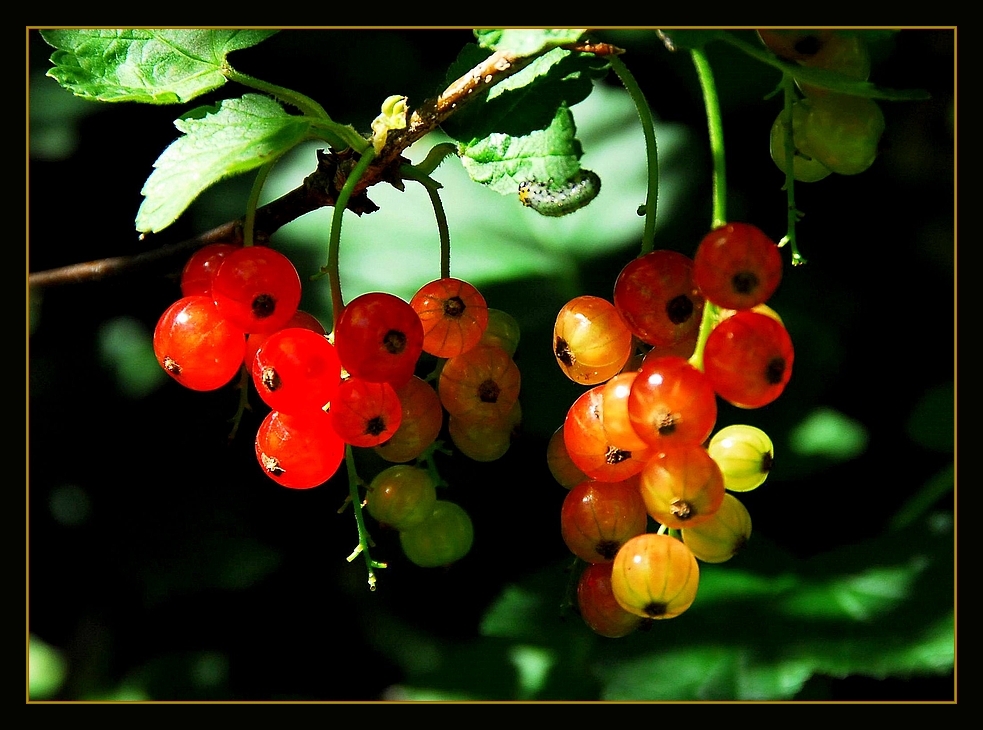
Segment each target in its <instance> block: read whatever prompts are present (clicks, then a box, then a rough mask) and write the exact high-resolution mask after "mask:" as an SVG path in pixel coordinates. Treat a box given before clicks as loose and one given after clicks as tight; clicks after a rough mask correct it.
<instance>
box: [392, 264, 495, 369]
mask: <svg viewBox="0 0 983 730" xmlns="http://www.w3.org/2000/svg"><path fill="white" fill-rule="evenodd" d="M410 306H411V307H413V309H414V310H416V313H417V314H418V315H419V316H420V322H422V323H423V350H424V352H428V353H430V354H431V355H434V356H436V357H454V356H455V355H460V354H461V353H462V352H467V351H468V350H470V349H471V348H472V347H474V346H475V345H477V344H478V341H479V340H480V339H481V336H482V334H483V333H484V331H485V328H486V327H487V326H488V305H487V304H486V303H485V298H484V297H483V296H481V293H480V292H479V291H478V290H477V289H475V288H474V287H473V286H472V285H471V284H469V283H467V282H466V281H461V280H460V279H454V278H451V277H447V278H444V279H436V280H435V281H431V282H429V283H428V284H424V285H423V286H422V287H421V288H420V289H419V290H418V291H417V293H416V294H414V295H413V298H412V299H411V300H410Z"/></svg>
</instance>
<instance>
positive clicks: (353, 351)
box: [335, 292, 423, 388]
mask: <svg viewBox="0 0 983 730" xmlns="http://www.w3.org/2000/svg"><path fill="white" fill-rule="evenodd" d="M335 346H336V347H337V348H338V357H340V358H341V365H342V367H344V368H345V370H347V371H348V372H349V373H351V374H352V375H354V376H356V377H359V378H362V379H364V380H368V381H371V382H373V383H382V382H386V383H389V384H391V385H392V386H393V387H394V388H399V387H402V386H403V385H405V384H406V383H407V382H408V381H409V379H410V378H411V377H413V371H414V369H415V368H416V363H417V360H419V359H420V354H421V353H422V352H423V324H422V323H421V322H420V317H419V316H418V315H417V313H416V312H415V311H414V309H413V307H411V306H410V305H409V303H408V302H405V301H403V300H402V299H400V298H399V297H397V296H395V295H393V294H387V293H386V292H369V293H368V294H362V295H361V296H358V297H355V298H354V299H352V300H351V301H350V302H349V303H348V304H347V305H346V306H345V309H344V311H343V312H342V314H341V317H340V318H339V319H338V326H337V328H336V329H335Z"/></svg>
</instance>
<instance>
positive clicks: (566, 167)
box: [461, 106, 583, 195]
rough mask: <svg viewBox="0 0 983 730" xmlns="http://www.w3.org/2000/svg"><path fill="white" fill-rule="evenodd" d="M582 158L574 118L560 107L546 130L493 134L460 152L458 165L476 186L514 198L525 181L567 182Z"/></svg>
mask: <svg viewBox="0 0 983 730" xmlns="http://www.w3.org/2000/svg"><path fill="white" fill-rule="evenodd" d="M581 155H583V149H582V148H581V146H580V142H579V141H578V140H577V126H576V124H575V123H574V120H573V114H571V113H570V110H569V109H568V108H567V107H565V106H562V107H560V108H559V109H557V110H556V116H555V117H554V118H553V122H552V123H551V124H550V125H549V127H547V128H546V129H543V130H541V131H538V132H533V133H531V134H527V135H525V136H524V137H512V136H509V135H507V134H492V135H490V136H489V137H486V138H485V139H483V140H481V141H480V142H478V143H476V144H473V145H470V146H469V147H467V148H466V149H464V150H462V154H461V162H462V163H463V164H464V169H465V170H467V171H468V175H470V176H471V179H472V180H474V181H475V182H480V183H483V184H484V185H487V186H488V187H489V188H491V189H492V190H494V191H495V192H497V193H499V194H501V195H513V194H515V193H516V192H517V191H518V189H519V183H521V182H523V181H525V180H543V181H546V180H557V181H564V180H567V179H568V178H569V177H571V176H572V175H574V173H576V172H577V171H578V170H579V169H580V157H581Z"/></svg>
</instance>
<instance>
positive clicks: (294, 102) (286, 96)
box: [224, 65, 331, 121]
mask: <svg viewBox="0 0 983 730" xmlns="http://www.w3.org/2000/svg"><path fill="white" fill-rule="evenodd" d="M224 74H225V77H226V78H227V79H229V81H236V82H238V83H240V84H242V85H243V86H248V87H249V88H250V89H256V90H257V91H262V92H263V93H264V94H269V95H270V96H273V97H275V98H276V99H279V100H280V101H282V102H285V103H287V104H290V106H292V107H295V108H297V109H300V111H301V112H303V113H304V116H308V117H315V118H317V119H323V120H326V121H331V117H330V116H328V113H327V112H326V111H324V107H322V106H321V105H320V104H318V103H317V102H316V101H314V100H313V99H311V98H310V97H308V96H305V95H304V94H301V93H300V92H297V91H292V90H291V89H286V88H284V87H282V86H277V85H276V84H271V83H269V82H267V81H263V80H262V79H257V78H255V77H253V76H249V75H248V74H244V73H239V72H238V71H236V70H235V69H234V68H232V67H231V66H229V65H226V67H225V69H224Z"/></svg>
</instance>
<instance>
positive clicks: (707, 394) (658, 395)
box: [628, 356, 717, 448]
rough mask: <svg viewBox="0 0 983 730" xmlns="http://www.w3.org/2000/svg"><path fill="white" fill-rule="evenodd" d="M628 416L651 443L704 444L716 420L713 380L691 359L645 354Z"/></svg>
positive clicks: (630, 396)
mask: <svg viewBox="0 0 983 730" xmlns="http://www.w3.org/2000/svg"><path fill="white" fill-rule="evenodd" d="M628 416H629V418H630V419H631V425H632V426H633V427H634V429H635V433H636V434H638V436H639V437H640V438H641V439H642V440H643V441H645V442H647V443H648V444H650V445H652V446H658V447H659V448H663V447H664V446H665V445H670V444H674V443H690V444H701V443H703V442H704V441H705V440H706V439H707V437H708V436H709V435H710V432H711V431H712V430H713V426H714V424H715V423H716V421H717V399H716V396H715V395H714V392H713V386H712V385H711V384H710V380H709V379H708V378H707V377H706V376H705V375H704V374H703V373H702V372H700V371H699V370H697V369H696V368H695V367H693V366H692V365H690V364H689V362H688V361H686V360H683V359H682V358H681V357H673V356H663V357H654V358H650V357H646V358H645V360H644V361H643V362H642V368H641V370H639V371H638V375H637V376H636V377H635V380H634V381H633V382H632V384H631V392H630V393H629V394H628Z"/></svg>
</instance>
